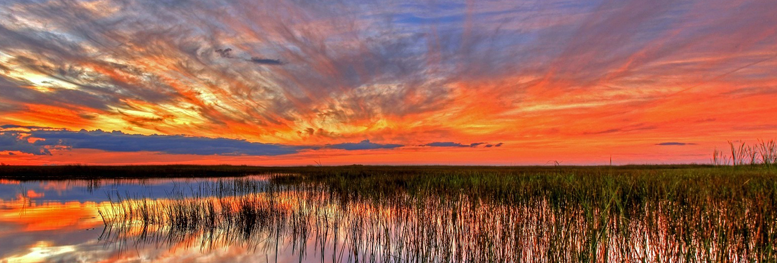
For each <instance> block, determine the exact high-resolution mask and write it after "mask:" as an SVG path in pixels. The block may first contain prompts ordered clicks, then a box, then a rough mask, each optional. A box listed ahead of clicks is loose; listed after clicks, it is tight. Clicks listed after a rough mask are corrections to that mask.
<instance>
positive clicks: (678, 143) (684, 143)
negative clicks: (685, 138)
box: [656, 142, 696, 146]
mask: <svg viewBox="0 0 777 263" xmlns="http://www.w3.org/2000/svg"><path fill="white" fill-rule="evenodd" d="M656 145H660V146H685V145H696V144H695V143H687V142H662V143H656Z"/></svg>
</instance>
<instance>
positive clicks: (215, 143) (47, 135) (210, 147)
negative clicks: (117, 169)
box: [0, 125, 403, 156]
mask: <svg viewBox="0 0 777 263" xmlns="http://www.w3.org/2000/svg"><path fill="white" fill-rule="evenodd" d="M0 128H1V129H0V151H19V152H23V153H29V154H35V155H51V151H50V149H54V148H59V149H95V150H103V151H109V152H141V151H149V152H162V153H168V154H193V155H249V156H275V155H285V154H294V153H297V152H299V151H300V150H304V149H312V150H316V149H322V148H329V149H342V150H348V151H353V150H372V149H395V148H399V147H402V146H403V145H401V144H379V143H373V142H370V141H369V140H363V141H361V142H358V143H340V144H331V145H326V146H323V147H322V146H290V145H280V144H266V143H257V142H249V141H246V140H236V139H226V138H206V137H192V136H184V135H139V134H126V133H123V132H121V131H112V132H106V131H102V130H94V131H87V130H81V131H77V132H76V131H68V130H64V129H52V128H43V127H24V126H17V125H2V126H0ZM29 138H34V140H32V141H31V140H28V139H29Z"/></svg>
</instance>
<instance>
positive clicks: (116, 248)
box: [0, 176, 299, 262]
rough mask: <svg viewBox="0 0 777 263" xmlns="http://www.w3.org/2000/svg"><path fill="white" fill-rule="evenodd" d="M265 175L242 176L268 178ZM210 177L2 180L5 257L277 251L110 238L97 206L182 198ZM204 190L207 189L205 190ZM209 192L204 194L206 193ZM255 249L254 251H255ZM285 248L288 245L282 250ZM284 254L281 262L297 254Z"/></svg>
mask: <svg viewBox="0 0 777 263" xmlns="http://www.w3.org/2000/svg"><path fill="white" fill-rule="evenodd" d="M264 178H266V177H264V176H252V177H242V178H241V179H240V180H241V181H242V180H249V181H256V182H259V183H261V182H263V180H264ZM219 180H220V181H229V180H230V178H220V179H210V178H197V179H143V180H127V179H123V180H115V179H107V180H68V181H64V180H61V181H33V182H22V181H13V180H0V262H97V261H102V262H135V261H147V260H150V261H160V262H182V261H190V260H193V261H197V262H235V261H242V262H265V261H275V259H276V256H275V255H274V251H272V252H273V254H272V255H271V254H268V253H266V252H265V251H262V252H261V253H260V252H258V251H256V250H255V249H252V248H250V247H243V246H224V247H220V248H215V249H208V250H203V249H202V248H201V247H200V246H198V245H197V244H192V243H188V244H187V243H180V242H173V243H171V242H156V243H153V244H146V243H143V242H137V243H133V242H129V243H127V242H124V243H120V242H116V240H113V239H110V238H106V237H107V236H108V235H106V234H107V233H106V232H105V230H106V229H105V225H104V223H103V220H102V217H101V216H100V215H99V214H98V209H102V210H103V211H105V210H106V209H107V208H109V207H110V204H111V201H112V200H113V201H114V202H115V201H116V200H117V198H127V197H130V198H132V197H134V198H150V199H152V200H156V199H171V198H180V195H181V193H198V195H199V196H200V197H207V193H205V192H206V191H198V190H197V189H199V188H202V186H203V185H206V186H212V185H213V184H214V183H215V182H217V181H219ZM203 193H205V194H203ZM203 195H205V196H203ZM252 250H253V251H252ZM279 252H284V250H282V249H281V250H279ZM292 254H293V253H292V252H291V251H288V253H286V254H281V253H279V255H278V257H277V258H278V261H279V262H283V261H287V260H286V259H285V258H286V257H289V258H293V259H295V260H294V261H295V262H296V261H298V260H299V259H298V257H293V255H292Z"/></svg>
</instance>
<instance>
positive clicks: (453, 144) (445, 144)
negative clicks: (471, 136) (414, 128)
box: [423, 142, 469, 147]
mask: <svg viewBox="0 0 777 263" xmlns="http://www.w3.org/2000/svg"><path fill="white" fill-rule="evenodd" d="M423 146H429V147H469V145H466V144H461V143H457V142H432V143H427V144H424V145H423Z"/></svg>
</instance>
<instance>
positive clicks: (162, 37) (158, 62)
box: [0, 0, 777, 154]
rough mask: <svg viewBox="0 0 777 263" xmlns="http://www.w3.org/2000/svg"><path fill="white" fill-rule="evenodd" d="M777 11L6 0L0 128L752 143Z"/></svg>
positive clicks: (757, 3)
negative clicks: (736, 140) (746, 140)
mask: <svg viewBox="0 0 777 263" xmlns="http://www.w3.org/2000/svg"><path fill="white" fill-rule="evenodd" d="M775 9H777V2H776V1H773V0H744V1H727V0H709V1H707V0H691V1H667V0H624V1H598V0H596V1H583V2H569V1H564V0H550V1H537V0H528V1H508V0H497V1H468V2H465V1H454V2H444V3H442V2H417V1H404V0H396V1H388V2H363V1H355V0H342V1H333V2H328V4H326V5H322V4H318V3H314V2H309V1H287V0H278V1H259V2H257V1H250V0H236V1H228V2H214V1H205V0H193V1H175V2H168V1H137V0H128V1H124V0H122V1H114V0H106V1H22V0H11V1H6V2H4V4H3V5H2V6H0V16H2V17H3V19H2V20H0V36H3V37H2V38H0V122H2V123H11V124H18V125H25V126H50V127H56V128H66V129H68V130H80V129H87V130H96V129H101V130H106V131H109V130H121V131H123V132H124V133H126V134H125V135H128V134H140V135H148V136H150V135H153V134H159V135H160V136H161V135H168V136H182V137H185V138H222V137H227V138H225V139H232V140H238V141H240V140H241V139H245V140H246V142H265V143H267V144H269V145H314V146H315V145H319V146H324V145H340V144H354V145H356V144H361V143H355V142H356V141H360V140H362V139H363V138H370V139H372V140H374V141H376V142H381V144H384V143H385V144H387V145H424V144H430V143H429V142H435V141H439V140H440V138H444V140H450V142H439V143H440V145H441V146H439V147H472V146H473V145H472V144H471V143H465V142H481V141H485V142H497V141H499V142H506V143H508V145H519V144H520V145H542V146H543V147H558V148H556V149H562V150H568V148H565V147H566V146H559V143H558V142H566V144H568V145H578V146H576V147H582V148H585V147H587V146H586V144H587V143H589V142H590V141H605V140H606V141H609V142H613V145H611V147H616V146H615V145H614V144H616V143H618V144H626V145H632V146H634V147H637V146H639V145H646V144H647V145H649V144H654V143H655V142H654V141H653V140H654V139H655V138H676V139H677V140H693V141H695V142H697V143H699V144H705V143H709V142H711V141H714V140H717V141H725V140H727V139H730V138H729V137H730V136H733V135H736V136H737V138H739V137H740V136H743V137H747V136H750V137H755V136H757V135H758V134H768V133H769V132H773V131H775V130H774V129H773V127H775V126H777V122H775V121H773V119H774V118H769V117H770V115H769V114H770V113H771V112H774V110H775V108H774V103H773V101H775V100H777V92H775V91H774V88H773V87H777V77H775V76H777V74H775V73H776V72H777V70H776V69H777V53H775V52H774V50H775V47H777V16H774V15H773V14H772V13H773V12H772V11H773V10H775ZM720 105H746V106H742V107H734V108H732V107H721V106H720ZM710 116H714V119H715V121H714V122H709V121H706V122H705V121H700V120H707V119H710V118H711V117H710ZM751 124H758V125H751ZM741 126H748V127H750V126H753V127H757V128H753V129H748V130H746V131H745V130H742V131H735V127H741ZM681 127H682V128H681ZM311 131H312V132H311ZM705 134H713V135H709V136H707V135H705ZM698 137H704V138H698ZM713 137H715V138H713ZM9 138H10V137H9ZM696 138H698V139H696ZM9 140H10V139H9ZM457 142H459V143H457ZM6 144H10V141H8V142H6ZM489 145H490V146H489ZM497 145H501V144H493V143H491V144H488V143H486V144H485V145H474V146H477V147H498V146H497ZM428 146H430V147H433V146H434V145H428ZM343 147H346V146H343ZM347 147H355V148H358V146H347ZM365 147H366V146H365ZM376 147H377V146H376ZM401 148H403V147H396V149H397V150H400V149H401ZM284 149H285V148H284ZM27 152H34V151H33V150H27ZM222 152H224V154H228V152H229V150H223V151H222Z"/></svg>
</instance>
